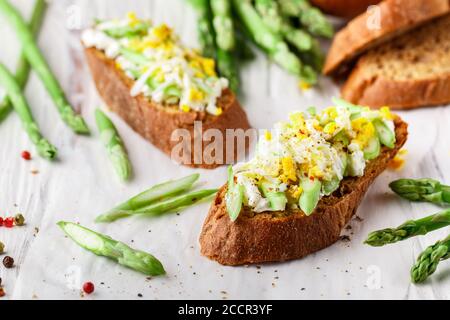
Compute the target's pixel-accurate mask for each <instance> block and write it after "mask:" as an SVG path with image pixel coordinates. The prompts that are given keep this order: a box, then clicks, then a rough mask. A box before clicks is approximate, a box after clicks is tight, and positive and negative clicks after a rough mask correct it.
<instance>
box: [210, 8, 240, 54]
mask: <svg viewBox="0 0 450 320" xmlns="http://www.w3.org/2000/svg"><path fill="white" fill-rule="evenodd" d="M210 3H211V9H212V13H213V26H214V31H215V32H216V44H217V47H219V48H220V49H222V50H224V51H231V50H233V49H234V46H235V38H234V26H233V20H232V18H231V6H230V1H229V0H210Z"/></svg>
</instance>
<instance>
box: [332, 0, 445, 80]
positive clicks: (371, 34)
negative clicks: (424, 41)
mask: <svg viewBox="0 0 450 320" xmlns="http://www.w3.org/2000/svg"><path fill="white" fill-rule="evenodd" d="M378 8H379V11H377V10H373V11H370V12H366V13H363V14H361V15H360V16H358V17H356V18H355V19H353V20H352V21H351V22H350V23H349V24H348V25H347V26H346V27H345V28H344V29H342V30H341V31H339V32H338V33H337V34H336V36H335V38H334V40H333V44H332V46H331V48H330V51H329V52H328V56H327V59H326V62H325V65H324V68H323V73H324V74H326V75H331V74H339V73H343V72H344V71H346V70H347V68H346V67H348V66H349V64H350V62H352V61H353V60H354V59H355V58H356V57H358V56H359V55H361V54H362V53H364V52H366V51H367V50H369V49H371V48H374V47H376V46H378V45H380V44H381V43H384V42H386V41H388V40H390V39H392V38H394V37H396V36H399V35H401V34H403V33H405V32H407V31H409V30H411V29H412V28H415V27H417V26H419V25H421V24H423V23H424V22H427V21H429V20H431V19H433V18H436V17H439V16H441V15H444V14H446V13H448V12H450V3H449V0H385V1H383V2H381V3H380V4H379V5H378ZM377 20H379V21H377Z"/></svg>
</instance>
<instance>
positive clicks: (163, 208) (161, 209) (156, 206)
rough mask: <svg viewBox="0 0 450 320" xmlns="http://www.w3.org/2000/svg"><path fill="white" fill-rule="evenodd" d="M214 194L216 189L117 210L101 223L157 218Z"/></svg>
mask: <svg viewBox="0 0 450 320" xmlns="http://www.w3.org/2000/svg"><path fill="white" fill-rule="evenodd" d="M215 193H217V189H206V190H198V191H192V192H189V193H186V194H182V195H179V196H176V197H173V198H168V199H165V200H161V201H158V202H155V203H152V204H150V205H148V206H145V207H142V208H139V209H136V210H119V211H116V212H115V213H112V214H110V215H108V216H103V217H102V218H101V219H102V220H101V221H102V222H112V221H115V220H118V219H121V218H125V217H130V216H132V215H144V216H158V215H161V214H164V213H168V212H173V211H175V210H179V209H182V208H186V207H188V206H191V205H194V204H195V203H197V202H199V201H201V200H203V199H205V198H208V197H210V196H212V195H213V194H215Z"/></svg>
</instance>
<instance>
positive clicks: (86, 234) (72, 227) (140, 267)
mask: <svg viewBox="0 0 450 320" xmlns="http://www.w3.org/2000/svg"><path fill="white" fill-rule="evenodd" d="M57 224H58V226H59V227H60V228H61V229H62V230H63V231H64V232H65V233H66V234H67V235H68V236H69V237H70V238H71V239H72V240H73V241H75V242H76V243H77V244H78V245H79V246H81V247H82V248H84V249H86V250H89V251H91V252H92V253H94V254H96V255H98V256H104V257H108V258H110V259H113V260H115V261H116V262H117V263H119V264H121V265H123V266H126V267H128V268H131V269H134V270H137V271H139V272H142V273H144V274H146V275H149V276H158V275H163V274H165V273H166V272H165V270H164V267H163V265H162V264H161V262H160V261H159V260H158V259H156V258H155V257H154V256H152V255H151V254H149V253H147V252H144V251H140V250H135V249H133V248H130V247H129V246H127V245H126V244H125V243H123V242H120V241H117V240H114V239H112V238H110V237H108V236H106V235H103V234H100V233H97V232H95V231H92V230H89V229H87V228H85V227H82V226H80V225H78V224H75V223H72V222H65V221H60V222H58V223H57Z"/></svg>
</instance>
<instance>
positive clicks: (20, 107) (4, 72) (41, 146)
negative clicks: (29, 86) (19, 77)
mask: <svg viewBox="0 0 450 320" xmlns="http://www.w3.org/2000/svg"><path fill="white" fill-rule="evenodd" d="M0 84H1V85H2V86H3V87H4V88H5V90H6V94H7V96H8V99H9V100H10V101H11V103H12V105H13V107H14V109H15V111H16V112H17V114H18V115H19V118H20V120H21V121H22V124H23V126H24V127H25V131H26V132H27V133H28V136H29V137H30V140H31V141H32V142H33V143H34V144H35V145H36V148H37V151H38V153H39V155H41V156H42V157H44V158H47V159H53V158H54V157H55V156H56V152H57V151H56V148H55V147H54V146H53V145H51V144H50V142H48V141H47V140H46V139H45V138H44V137H43V136H42V134H41V132H40V131H39V128H38V126H37V124H36V122H35V121H34V119H33V115H32V114H31V111H30V108H29V106H28V103H27V101H26V99H25V97H24V95H23V93H22V90H21V88H20V86H19V84H18V83H17V82H16V80H15V79H14V76H13V75H12V74H11V73H10V72H9V70H8V69H7V68H6V67H5V66H4V65H3V64H1V63H0Z"/></svg>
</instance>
